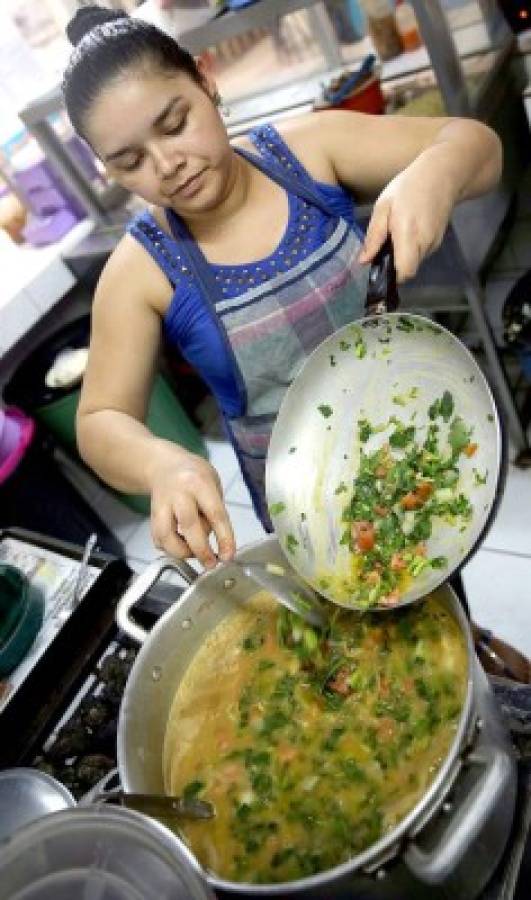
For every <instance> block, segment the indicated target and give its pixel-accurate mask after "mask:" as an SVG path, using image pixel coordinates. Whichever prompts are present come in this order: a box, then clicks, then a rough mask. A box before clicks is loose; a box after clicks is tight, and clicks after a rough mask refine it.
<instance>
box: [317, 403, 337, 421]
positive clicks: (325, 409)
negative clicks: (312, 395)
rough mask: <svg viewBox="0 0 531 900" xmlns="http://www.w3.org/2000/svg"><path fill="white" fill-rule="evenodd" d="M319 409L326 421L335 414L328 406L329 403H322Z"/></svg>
mask: <svg viewBox="0 0 531 900" xmlns="http://www.w3.org/2000/svg"><path fill="white" fill-rule="evenodd" d="M317 409H318V410H319V412H320V413H321V415H322V416H324V417H325V419H328V417H329V416H331V415H332V413H333V409H332V407H331V406H328V404H327V403H321V405H320V406H318V407H317Z"/></svg>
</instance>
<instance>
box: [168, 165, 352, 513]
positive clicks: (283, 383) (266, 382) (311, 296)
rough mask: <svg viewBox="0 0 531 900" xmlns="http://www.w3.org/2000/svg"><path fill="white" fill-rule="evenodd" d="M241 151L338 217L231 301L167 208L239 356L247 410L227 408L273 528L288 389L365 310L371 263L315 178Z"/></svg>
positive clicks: (231, 350) (230, 349)
mask: <svg viewBox="0 0 531 900" xmlns="http://www.w3.org/2000/svg"><path fill="white" fill-rule="evenodd" d="M237 152H238V153H240V154H241V155H242V156H244V157H245V158H246V159H248V160H249V161H250V162H251V163H252V164H253V165H254V166H256V167H257V168H258V169H260V170H261V171H262V172H264V173H265V174H266V175H267V176H268V177H270V178H271V179H273V180H274V181H276V182H277V183H278V184H279V185H281V187H284V188H285V190H286V191H287V192H288V193H292V194H296V195H298V196H299V197H301V198H303V200H304V201H305V202H306V203H309V204H314V205H316V206H317V207H319V208H320V209H321V210H322V211H323V212H324V213H325V214H326V215H327V216H328V217H330V218H331V219H333V220H334V222H333V228H332V229H331V231H330V233H329V237H328V238H327V240H326V241H325V242H324V243H323V244H322V245H321V246H320V247H318V248H317V249H316V250H314V251H313V252H310V253H309V254H308V255H307V256H306V257H305V258H304V259H301V260H300V261H299V262H297V263H296V264H295V265H292V264H291V262H290V261H289V260H286V263H285V269H284V271H278V273H277V274H276V275H274V276H273V277H272V278H269V279H268V280H267V281H266V282H265V283H261V284H257V285H256V286H252V287H251V288H249V289H247V290H246V291H245V292H244V293H243V294H240V295H239V296H237V297H233V298H230V299H228V298H224V297H223V296H222V294H221V291H220V287H219V283H218V281H216V279H215V278H214V275H213V271H212V268H211V266H210V265H209V263H208V262H207V260H206V259H205V257H204V255H203V253H202V252H201V249H200V248H199V246H198V245H197V243H196V241H195V240H194V239H193V237H192V235H191V234H190V232H189V230H188V228H187V227H186V225H185V223H184V222H183V220H182V219H180V217H179V216H177V215H176V214H175V213H173V211H172V210H167V211H166V214H167V217H168V222H169V225H170V228H171V230H172V233H173V235H174V237H175V238H177V240H178V241H179V250H180V253H181V257H182V258H184V260H185V261H186V262H187V265H188V266H189V267H190V269H191V272H192V273H193V276H194V278H195V281H196V285H198V286H199V288H200V292H201V295H202V300H203V302H204V303H205V304H207V305H208V306H209V307H210V311H211V314H212V316H213V317H214V318H215V320H216V322H217V326H218V328H219V329H220V330H221V332H222V338H223V344H224V346H225V348H226V351H227V353H228V354H230V356H231V359H232V365H233V367H234V372H235V377H236V379H237V384H238V391H239V393H240V397H241V414H240V415H237V416H234V415H230V416H229V415H227V414H226V413H225V411H224V410H223V409H222V413H223V415H224V420H225V424H226V428H227V432H228V435H229V437H230V439H231V441H232V444H233V446H234V449H235V452H236V455H237V457H238V460H239V463H240V466H241V470H242V474H243V477H244V480H245V482H246V484H247V487H248V488H249V491H250V494H251V497H252V500H253V503H254V506H255V510H256V512H257V515H258V516H259V518H260V520H261V522H262V523H263V525H264V527H265V528H266V530H268V531H271V530H272V526H271V521H270V518H269V515H268V511H267V505H266V499H265V461H266V455H267V448H268V444H269V439H270V436H271V430H272V427H273V423H274V421H275V418H276V416H277V414H278V411H279V408H280V405H281V403H282V399H283V397H284V394H285V392H286V390H287V388H288V387H289V385H290V384H291V382H292V381H293V379H294V378H296V377H297V374H298V372H299V371H300V369H301V367H302V366H303V364H304V362H305V360H306V359H307V357H308V356H309V355H310V353H311V352H312V351H313V350H315V348H316V347H317V346H318V345H319V344H320V343H321V342H322V341H323V340H324V339H325V338H327V337H328V336H329V335H331V334H333V333H334V332H335V331H336V330H337V329H338V328H341V327H342V326H343V325H346V324H348V323H349V322H352V321H353V320H355V319H357V318H360V317H361V316H363V315H364V312H365V304H366V296H367V281H368V267H366V266H365V267H362V266H360V265H359V263H358V262H357V258H358V254H359V252H360V249H361V242H362V237H363V235H362V232H361V230H358V229H355V228H353V227H352V226H351V225H350V224H349V223H348V222H347V221H346V220H345V219H343V218H340V217H339V216H338V214H337V213H336V212H335V211H333V210H331V209H330V207H329V206H328V205H327V204H326V201H325V200H324V199H323V198H322V197H321V195H320V194H319V193H318V191H317V189H316V188H315V187H314V186H313V183H312V182H311V180H310V179H309V178H308V179H305V181H304V183H303V182H302V179H300V178H295V177H294V176H293V175H291V174H290V173H289V172H286V171H283V170H282V169H281V168H280V166H277V165H275V164H274V163H270V162H268V161H266V160H264V159H262V158H261V157H258V156H257V155H255V154H254V153H253V154H251V153H247V152H245V151H242V150H238V151H237ZM281 268H283V267H282V266H279V269H281Z"/></svg>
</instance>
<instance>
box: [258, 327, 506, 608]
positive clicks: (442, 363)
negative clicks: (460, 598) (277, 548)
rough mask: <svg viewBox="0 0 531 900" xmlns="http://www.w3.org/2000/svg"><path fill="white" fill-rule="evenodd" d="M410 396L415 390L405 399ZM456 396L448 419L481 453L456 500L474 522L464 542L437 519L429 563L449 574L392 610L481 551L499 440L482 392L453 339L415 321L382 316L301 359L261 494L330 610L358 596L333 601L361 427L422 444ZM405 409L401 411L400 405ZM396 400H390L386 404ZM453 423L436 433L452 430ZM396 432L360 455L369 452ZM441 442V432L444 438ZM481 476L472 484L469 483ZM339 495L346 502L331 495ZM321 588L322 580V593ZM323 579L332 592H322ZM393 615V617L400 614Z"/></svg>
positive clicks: (346, 570) (343, 573)
mask: <svg viewBox="0 0 531 900" xmlns="http://www.w3.org/2000/svg"><path fill="white" fill-rule="evenodd" d="M413 388H415V390H412V389H413ZM445 390H448V391H450V392H451V394H452V396H453V399H454V403H455V415H457V416H460V417H461V418H462V419H463V420H464V421H465V423H466V424H467V426H472V428H473V432H472V438H471V439H472V441H473V442H474V443H476V444H477V445H478V447H477V451H476V453H475V454H474V456H473V457H472V458H470V459H469V458H467V457H466V456H461V457H460V460H459V467H460V473H461V474H460V490H462V491H463V493H464V494H465V495H466V496H468V498H469V499H470V501H471V503H472V506H473V515H472V518H471V520H470V521H469V522H468V523H467V525H466V528H465V529H464V530H463V531H461V530H459V529H458V528H456V527H455V526H452V525H449V524H448V523H445V522H443V521H442V520H437V521H436V523H435V524H434V527H433V535H432V537H431V538H430V539H429V541H428V555H429V556H430V557H432V556H445V557H446V558H447V560H448V564H447V566H446V568H444V569H432V568H429V569H426V570H425V571H424V572H423V573H422V574H421V575H420V576H419V577H418V578H416V579H415V580H413V582H412V583H411V585H410V586H409V588H408V589H407V590H406V591H405V592H404V594H403V595H402V597H401V599H400V601H399V603H398V604H397V605H399V606H402V605H405V604H408V603H411V602H412V601H414V600H417V599H418V598H420V597H423V596H425V595H426V594H427V593H429V592H430V591H432V590H434V589H435V588H436V587H437V586H438V585H440V584H441V583H442V582H443V581H445V580H446V579H447V578H448V577H449V575H450V574H451V573H452V572H453V571H455V570H456V569H457V568H458V566H460V565H461V564H462V563H463V561H464V560H465V559H466V558H467V557H468V556H469V555H470V553H471V552H472V551H473V549H474V548H475V547H476V546H477V544H478V542H479V541H480V540H481V538H482V536H483V534H484V532H485V529H486V526H487V523H488V521H489V519H490V516H491V513H492V510H493V507H494V502H495V499H496V495H497V491H498V484H499V476H500V469H501V464H502V439H501V429H500V423H499V418H498V414H497V410H496V405H495V402H494V399H493V396H492V393H491V391H490V388H489V386H488V384H487V381H486V379H485V377H484V375H483V373H482V371H481V369H480V368H479V366H478V365H477V363H476V361H475V360H474V358H473V356H472V355H471V354H470V353H469V351H468V350H467V348H466V347H465V346H464V345H463V344H462V343H461V342H460V341H459V340H458V339H457V338H456V337H454V335H452V334H451V333H450V332H449V331H447V330H446V329H444V328H441V327H439V326H434V325H433V323H432V322H431V321H430V320H428V319H426V318H423V317H421V316H414V315H400V314H398V313H393V314H387V315H383V316H378V317H370V318H366V319H363V320H361V321H360V322H358V323H356V324H354V325H348V326H345V327H344V328H342V329H340V330H339V331H338V332H336V333H335V334H334V335H332V336H331V337H330V338H328V339H327V340H326V341H324V342H323V343H322V344H321V345H320V346H319V347H318V348H317V349H316V350H315V351H314V352H313V353H312V354H311V356H310V357H309V358H308V360H307V362H306V363H305V365H304V367H303V368H302V370H301V372H300V373H299V375H298V376H297V378H296V379H295V381H294V382H293V383H292V384H291V386H290V388H289V389H288V391H287V393H286V395H285V397H284V401H283V403H282V406H281V409H280V412H279V415H278V418H277V420H276V422H275V426H274V429H273V433H272V437H271V443H270V445H269V451H268V457H267V467H266V493H267V499H268V504H269V509H270V511H271V515H272V520H273V525H274V528H275V532H276V535H277V537H278V539H279V541H280V544H281V546H282V548H283V550H284V552H285V553H286V556H287V558H288V559H289V562H290V564H291V565H292V567H293V568H294V569H295V571H296V572H297V573H298V574H299V575H301V576H302V577H303V578H304V579H305V580H306V581H307V582H308V583H309V584H311V585H312V586H313V587H314V588H315V589H316V590H318V591H319V592H320V593H321V594H323V595H324V596H325V597H327V598H328V599H329V600H332V601H334V602H336V603H339V604H340V605H343V606H348V607H351V608H355V607H356V596H355V594H351V595H350V596H349V597H348V598H345V596H344V595H341V594H340V593H339V590H338V581H340V580H341V579H342V578H344V579H349V576H350V573H351V571H352V569H351V566H352V552H351V551H350V549H349V548H348V547H347V546H345V545H342V544H341V537H342V534H343V533H344V530H345V524H344V522H342V513H343V510H344V508H345V505H346V503H347V502H348V498H349V492H350V493H351V491H350V488H351V486H352V483H353V479H354V478H355V476H356V473H357V470H358V466H359V460H360V449H361V447H362V445H361V443H360V440H359V436H358V420H360V419H361V418H367V419H369V420H370V421H371V422H372V423H375V424H377V423H386V422H388V421H389V419H390V417H391V416H395V417H398V418H399V419H400V420H401V421H403V422H404V423H406V424H411V423H413V422H414V424H415V426H416V429H417V434H418V435H419V436H422V435H423V434H425V433H426V430H427V425H428V422H429V419H428V408H429V406H430V405H431V404H432V403H433V401H434V400H436V399H438V398H440V397H441V395H442V394H443V392H444V391H445ZM397 397H399V398H404V397H405V398H407V400H406V402H405V405H404V406H401V405H397V404H396V398H397ZM393 398H395V400H393ZM448 427H449V423H447V424H444V423H441V428H442V429H444V428H446V429H447V428H448ZM390 430H391V426H389V427H388V428H387V429H386V430H384V431H382V432H380V433H378V434H375V435H373V436H372V437H371V438H370V440H369V442H368V443H367V444H364V445H363V447H364V448H365V449H367V450H369V452H372V451H373V450H376V449H377V448H378V447H379V446H380V445H381V444H383V443H384V442H385V441H386V440H388V438H389V433H390ZM441 433H443V432H441ZM476 473H477V474H476ZM340 485H345V486H346V491H345V492H340V493H338V487H339V486H340ZM323 579H325V581H324V582H323ZM328 579H334V580H333V581H331V583H330V585H329V586H328V587H326V586H324V585H326V583H327V580H328ZM395 608H396V607H395Z"/></svg>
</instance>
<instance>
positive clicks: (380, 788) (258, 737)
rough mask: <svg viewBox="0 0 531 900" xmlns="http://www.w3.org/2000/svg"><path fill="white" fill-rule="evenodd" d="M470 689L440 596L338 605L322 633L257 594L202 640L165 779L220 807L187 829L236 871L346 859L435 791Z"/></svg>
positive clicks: (205, 860)
mask: <svg viewBox="0 0 531 900" xmlns="http://www.w3.org/2000/svg"><path fill="white" fill-rule="evenodd" d="M466 683H467V650H466V644H465V640H464V638H463V635H462V633H461V630H460V628H459V626H458V624H457V623H456V622H455V620H454V619H453V617H452V616H451V615H450V613H449V612H447V611H446V608H445V607H444V605H443V604H442V603H441V602H440V601H439V600H437V599H436V598H435V597H430V598H429V599H428V600H426V601H425V602H423V603H422V604H416V605H415V606H412V607H408V608H407V609H404V610H398V611H396V612H394V613H387V614H386V615H385V616H382V615H379V616H376V615H374V614H373V615H370V614H369V615H364V616H363V617H362V616H358V615H357V614H353V613H350V612H346V611H340V610H338V611H337V615H336V616H335V618H334V619H333V622H332V624H331V627H330V630H329V632H328V634H327V635H326V636H323V635H321V634H319V633H318V632H317V631H315V630H314V629H312V628H309V627H307V626H306V625H304V623H302V622H301V621H300V619H297V618H296V617H295V616H293V615H292V614H291V613H288V612H287V611H286V610H284V609H282V608H281V607H279V606H278V604H277V603H276V602H275V601H274V600H273V599H272V598H270V597H269V596H268V595H267V594H265V593H261V594H258V595H256V597H254V598H253V599H252V600H251V601H249V602H248V603H247V604H246V605H245V606H243V607H241V608H238V610H237V611H236V612H234V613H233V614H231V615H229V616H228V617H227V618H226V619H224V620H223V621H222V622H221V623H220V624H219V625H218V627H217V628H216V629H215V630H214V631H213V632H212V633H211V634H210V636H209V637H208V638H207V640H206V641H205V643H204V644H203V645H202V646H201V647H200V649H199V650H198V652H197V653H196V655H195V657H194V659H193V660H192V662H191V664H190V666H189V668H188V670H187V672H186V673H185V676H184V678H183V680H182V682H181V684H180V685H179V689H178V691H177V693H176V696H175V699H174V702H173V705H172V709H171V714H170V719H169V723H168V728H167V733H166V739H165V746H164V761H163V764H164V780H165V789H166V791H167V792H168V793H171V794H178V795H181V794H184V795H185V796H188V797H194V796H197V797H199V798H203V799H205V800H209V801H210V802H212V803H213V804H214V806H215V809H216V815H215V817H214V818H213V819H211V820H208V821H201V822H192V821H191V822H186V823H183V825H182V830H181V834H182V837H183V838H184V840H185V841H186V842H187V844H188V845H189V846H190V847H191V849H192V851H193V852H194V853H195V854H196V856H197V858H198V859H199V860H200V862H201V863H202V864H203V866H204V867H205V868H206V869H208V870H210V871H212V872H214V873H215V874H216V875H218V876H220V877H223V878H226V879H229V880H232V881H244V882H254V883H272V882H282V881H291V880H294V879H298V878H302V877H305V876H309V875H312V874H315V873H317V872H320V871H324V870H326V869H329V868H331V867H333V866H335V865H337V864H339V863H341V862H345V861H346V860H348V859H349V858H351V857H353V856H355V855H356V854H358V853H359V852H360V851H362V850H364V849H365V848H367V847H368V846H370V845H371V844H372V843H374V842H375V841H376V840H378V839H379V838H380V837H382V836H383V835H384V834H385V833H386V832H388V831H389V830H391V829H392V828H394V827H395V826H396V825H397V824H398V823H399V822H400V821H401V819H403V818H404V816H405V815H406V814H407V813H408V812H409V811H410V810H411V809H412V808H413V807H414V806H415V804H416V803H417V802H418V801H419V799H420V798H421V796H422V795H423V793H424V792H425V791H426V789H427V787H428V786H429V784H430V782H431V781H432V780H433V778H434V776H435V774H436V772H437V770H438V768H439V767H440V765H441V763H442V762H443V760H444V758H445V757H446V755H447V753H448V751H449V748H450V746H451V743H452V741H453V738H454V736H455V731H456V728H457V724H458V722H459V718H460V713H461V710H462V706H463V702H464V698H465V693H466Z"/></svg>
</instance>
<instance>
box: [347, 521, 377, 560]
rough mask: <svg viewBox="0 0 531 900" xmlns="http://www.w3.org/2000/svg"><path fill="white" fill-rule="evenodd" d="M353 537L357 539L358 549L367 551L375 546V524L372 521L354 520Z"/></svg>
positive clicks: (363, 551)
mask: <svg viewBox="0 0 531 900" xmlns="http://www.w3.org/2000/svg"><path fill="white" fill-rule="evenodd" d="M352 537H353V539H354V540H355V541H356V546H357V548H358V550H361V552H362V553H367V551H368V550H372V548H373V547H374V525H373V524H372V522H354V524H353V526H352Z"/></svg>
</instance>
